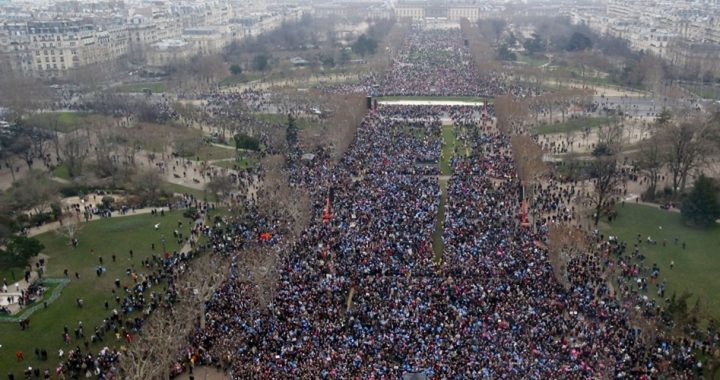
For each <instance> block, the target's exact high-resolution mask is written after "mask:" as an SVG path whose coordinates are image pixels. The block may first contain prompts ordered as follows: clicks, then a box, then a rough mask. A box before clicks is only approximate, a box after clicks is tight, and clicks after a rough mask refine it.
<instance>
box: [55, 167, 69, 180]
mask: <svg viewBox="0 0 720 380" xmlns="http://www.w3.org/2000/svg"><path fill="white" fill-rule="evenodd" d="M52 173H53V175H54V176H55V177H58V178H62V179H68V180H69V179H70V172H69V171H68V168H67V166H65V165H58V166H56V167H55V169H53V171H52Z"/></svg>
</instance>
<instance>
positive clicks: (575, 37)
mask: <svg viewBox="0 0 720 380" xmlns="http://www.w3.org/2000/svg"><path fill="white" fill-rule="evenodd" d="M592 46H593V43H592V40H591V39H590V38H589V37H588V36H586V35H584V34H582V33H580V32H575V33H573V34H572V36H571V37H570V41H568V43H567V46H566V47H565V50H567V51H582V50H588V49H592Z"/></svg>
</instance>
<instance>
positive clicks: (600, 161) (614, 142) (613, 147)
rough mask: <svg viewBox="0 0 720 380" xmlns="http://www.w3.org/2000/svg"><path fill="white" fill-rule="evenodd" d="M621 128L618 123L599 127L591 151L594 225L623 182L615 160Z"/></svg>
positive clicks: (610, 203) (618, 149)
mask: <svg viewBox="0 0 720 380" xmlns="http://www.w3.org/2000/svg"><path fill="white" fill-rule="evenodd" d="M621 136H622V130H621V129H620V127H619V126H618V125H615V126H608V127H605V128H600V130H599V131H598V143H597V145H596V147H595V149H594V150H593V152H592V156H593V159H592V161H590V164H589V174H590V178H591V181H592V183H593V192H592V194H591V195H590V198H589V201H590V203H591V204H592V207H593V210H594V214H593V221H594V222H595V225H597V224H598V222H599V221H600V217H601V216H602V215H603V214H605V213H607V212H609V211H610V208H611V206H612V205H613V204H614V201H615V199H614V195H615V193H616V191H617V190H619V188H620V186H621V185H622V182H623V177H622V170H621V168H620V165H619V163H618V161H617V153H618V152H619V151H620V141H621V140H620V138H621Z"/></svg>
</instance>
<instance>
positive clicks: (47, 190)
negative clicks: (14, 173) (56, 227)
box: [5, 171, 58, 215]
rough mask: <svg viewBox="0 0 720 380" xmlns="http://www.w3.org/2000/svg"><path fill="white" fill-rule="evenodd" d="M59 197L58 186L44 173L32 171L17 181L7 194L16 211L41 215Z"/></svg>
mask: <svg viewBox="0 0 720 380" xmlns="http://www.w3.org/2000/svg"><path fill="white" fill-rule="evenodd" d="M57 197H58V185H57V184H56V183H55V182H53V181H51V180H49V179H47V178H46V176H45V174H44V173H41V172H38V171H31V172H30V173H28V175H27V176H25V177H24V178H22V179H20V180H18V181H16V182H15V183H14V184H13V186H12V187H11V188H10V189H8V191H7V193H6V194H5V198H6V201H7V202H8V204H10V205H12V207H13V209H14V210H16V211H20V212H24V211H28V210H32V211H34V212H35V214H36V215H39V214H41V213H43V212H44V211H46V210H47V209H48V208H50V204H52V202H53V201H54V200H55V199H56V198H57Z"/></svg>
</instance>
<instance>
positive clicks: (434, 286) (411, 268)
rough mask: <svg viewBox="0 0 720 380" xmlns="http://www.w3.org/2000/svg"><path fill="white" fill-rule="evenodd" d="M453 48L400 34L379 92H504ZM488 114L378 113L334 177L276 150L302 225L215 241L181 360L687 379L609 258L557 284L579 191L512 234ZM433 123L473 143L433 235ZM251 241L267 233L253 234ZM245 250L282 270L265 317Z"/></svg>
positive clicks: (301, 371) (686, 368)
mask: <svg viewBox="0 0 720 380" xmlns="http://www.w3.org/2000/svg"><path fill="white" fill-rule="evenodd" d="M461 41H462V38H461V36H460V35H459V32H458V31H456V30H444V31H422V32H420V31H417V33H413V35H412V37H410V38H409V39H408V41H407V43H406V46H405V47H404V49H403V50H402V51H401V53H400V56H399V59H398V61H397V62H396V63H395V64H394V65H393V67H392V68H391V70H390V72H389V73H388V76H387V81H386V82H385V84H384V86H386V87H385V88H386V90H387V91H385V93H392V92H393V91H397V93H398V94H413V95H414V94H418V93H430V94H436V95H447V94H452V95H490V94H491V93H492V91H495V90H491V91H490V92H489V93H488V89H497V91H501V92H504V91H507V89H504V88H502V87H501V85H500V84H498V85H497V86H496V85H494V84H488V83H492V82H482V79H479V78H480V77H479V76H477V75H473V74H474V73H475V71H476V70H477V69H476V68H474V66H473V64H472V62H471V60H470V59H469V57H468V56H467V54H468V53H467V51H466V49H465V48H464V47H463V46H462V42H461ZM431 46H432V47H433V48H430V47H431ZM464 75H467V77H466V76H464ZM493 115H494V109H493V108H492V107H487V106H474V107H473V106H418V105H415V106H409V105H381V106H380V107H379V108H378V109H377V110H376V111H374V112H371V113H370V114H369V115H368V116H367V117H366V118H365V119H364V121H363V122H362V125H361V126H360V127H359V129H358V130H357V132H356V136H355V139H354V141H353V144H352V145H351V146H350V148H349V149H348V150H347V152H345V154H344V156H343V157H342V159H341V160H340V162H339V163H338V164H337V165H335V166H332V165H331V164H330V162H329V159H328V155H327V154H326V153H325V152H324V151H322V149H321V150H318V151H317V152H314V153H315V155H314V157H313V159H312V160H310V161H306V162H301V160H299V157H300V156H301V154H302V152H292V153H290V154H288V155H287V160H288V166H287V170H288V172H289V174H290V182H291V183H292V185H293V186H299V187H303V188H305V189H307V190H309V191H310V193H311V195H312V198H313V199H312V204H313V206H312V208H313V210H312V213H313V216H314V218H313V221H312V222H311V224H310V225H309V227H307V228H306V229H304V231H303V232H302V235H301V237H300V238H299V241H297V242H295V243H294V244H292V246H291V247H288V246H287V245H286V244H285V242H283V241H281V240H282V239H281V238H279V237H277V235H275V229H276V228H277V226H278V220H277V219H276V218H272V217H271V218H267V217H261V216H260V215H262V213H257V212H256V211H257V210H255V211H253V213H252V215H255V216H256V217H257V221H256V222H254V223H252V224H249V223H248V221H247V219H244V221H237V222H233V223H230V224H228V225H225V226H223V227H221V228H217V229H214V230H213V232H212V236H213V239H212V241H213V247H214V250H215V251H216V252H217V253H220V254H225V255H230V256H231V257H232V258H233V262H234V264H233V267H232V271H231V274H230V276H229V278H228V279H227V280H226V281H225V282H224V283H223V285H222V286H221V288H220V289H219V290H218V291H217V292H216V293H215V294H214V296H213V297H212V299H211V300H209V302H208V303H207V309H206V310H207V312H206V318H207V323H206V325H205V327H203V328H198V329H197V331H196V332H195V334H193V337H192V338H191V341H190V345H189V346H188V347H187V349H186V350H185V351H184V356H185V357H187V358H192V361H193V363H195V364H206V365H215V366H217V367H218V368H223V369H225V370H227V371H229V373H231V375H232V377H233V378H237V379H245V378H278V379H281V378H288V379H289V378H369V379H381V378H399V377H401V376H402V375H403V374H407V373H421V374H425V375H427V376H429V377H431V378H605V377H615V378H650V377H656V376H657V375H659V374H660V373H662V374H666V375H670V376H673V377H674V378H690V377H693V376H696V375H698V374H699V373H700V371H701V369H700V368H699V366H698V365H697V362H696V361H695V359H694V357H693V355H692V354H691V350H690V347H691V346H690V345H689V344H676V342H671V341H670V340H668V339H665V338H663V337H662V336H661V335H658V336H657V337H656V338H655V340H648V339H647V338H646V337H645V336H643V335H642V334H641V332H640V329H639V328H637V327H636V326H635V323H634V321H633V320H631V318H630V314H629V310H628V308H627V305H623V304H621V303H620V302H621V301H619V300H618V298H617V297H616V295H617V293H616V292H617V291H616V290H614V289H612V288H611V287H609V286H608V282H607V279H606V277H605V275H606V268H607V265H608V261H607V260H606V261H604V262H601V261H599V260H579V259H577V258H575V259H573V260H571V261H570V262H569V264H568V266H569V269H568V272H570V273H572V274H571V275H570V276H569V277H568V284H561V283H559V282H558V280H556V276H555V274H554V272H553V267H552V266H551V264H550V261H549V258H548V250H547V239H548V238H547V231H548V226H550V225H551V224H552V223H556V222H567V221H569V220H572V219H573V218H574V209H572V207H571V206H570V200H571V199H572V198H573V197H574V196H575V194H576V190H575V189H574V188H572V187H569V188H565V187H563V188H560V187H554V186H553V185H550V186H545V187H543V186H539V187H538V188H537V189H536V191H535V192H534V194H533V197H534V200H533V205H534V206H533V207H534V208H533V212H536V213H537V214H538V215H541V216H542V217H539V218H537V219H536V220H535V225H534V228H528V227H527V226H523V225H521V223H520V218H519V214H520V212H521V211H520V210H521V208H520V204H519V193H520V183H519V180H518V178H517V174H516V171H515V166H514V162H513V159H512V156H511V149H510V146H509V139H508V137H507V136H504V135H502V134H500V133H499V132H497V131H496V130H494V129H493V128H491V127H489V126H488V125H486V123H485V122H482V121H483V120H486V119H487V118H488V117H490V118H492V116H493ZM443 122H445V123H448V122H450V123H452V124H453V125H454V128H455V129H456V130H464V129H468V130H473V133H472V138H469V137H468V138H467V139H465V137H464V136H463V139H464V140H461V141H462V142H463V143H465V144H466V145H467V146H466V147H465V149H467V151H466V152H465V154H456V156H455V158H454V159H453V160H452V161H451V167H452V176H451V178H450V180H449V183H448V187H447V201H446V205H445V212H444V220H443V221H442V222H443V223H442V224H439V221H438V217H439V214H438V212H439V210H440V202H441V198H442V192H441V190H440V183H439V179H438V175H439V174H440V173H439V169H438V168H439V166H440V165H439V163H440V157H441V152H442V123H443ZM458 135H459V136H461V135H462V134H459V133H458ZM251 208H252V207H251ZM438 225H441V226H442V229H441V230H440V233H441V240H442V243H440V242H439V241H438V239H437V237H436V236H434V232H435V231H437V228H438ZM263 232H269V235H268V236H275V238H273V239H269V240H264V239H258V236H260V235H261V234H262V233H263ZM597 243H598V244H599V245H600V246H602V247H607V249H606V252H616V251H615V250H614V248H612V247H613V246H611V245H607V244H606V243H605V241H604V240H602V238H600V237H598V240H597ZM437 244H441V246H440V247H444V248H443V249H442V250H439V248H440V247H438V246H437ZM257 245H261V246H262V247H264V248H265V249H268V250H269V251H273V250H274V252H275V253H276V254H277V257H278V260H279V262H278V263H277V267H278V270H279V278H278V280H277V282H276V284H265V285H266V286H269V287H272V288H273V290H272V294H273V297H272V300H271V302H269V303H267V304H259V303H258V301H257V299H256V297H255V296H254V294H255V293H256V292H257V287H258V284H257V283H256V282H254V281H253V279H252V276H253V272H252V270H251V269H250V268H247V267H244V266H242V265H239V264H238V263H241V262H242V260H241V259H242V256H243V255H244V251H245V250H247V249H249V248H252V247H253V246H257ZM433 248H435V249H433ZM436 251H439V252H436ZM620 263H621V266H622V267H623V268H625V267H627V266H628V264H627V263H625V261H620ZM623 263H624V264H623ZM620 290H621V291H625V290H626V288H625V287H622V285H621V289H620ZM647 310H651V309H649V308H648V309H647Z"/></svg>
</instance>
